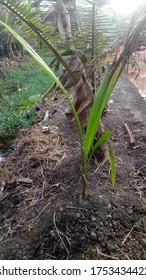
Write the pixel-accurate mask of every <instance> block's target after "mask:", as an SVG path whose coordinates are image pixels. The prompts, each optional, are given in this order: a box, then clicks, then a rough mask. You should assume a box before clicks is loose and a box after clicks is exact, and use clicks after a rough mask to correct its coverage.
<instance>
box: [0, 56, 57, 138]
mask: <svg viewBox="0 0 146 280" xmlns="http://www.w3.org/2000/svg"><path fill="white" fill-rule="evenodd" d="M45 61H47V62H48V61H49V58H45ZM51 84H52V81H51V79H50V78H49V76H48V75H47V73H45V72H44V71H43V70H42V69H41V68H40V67H39V66H38V65H37V64H36V63H35V62H34V61H32V60H30V61H29V62H24V63H22V66H21V67H20V68H15V69H12V70H10V71H9V72H8V73H7V75H6V76H5V77H1V78H0V140H1V141H3V139H10V138H12V137H14V136H15V134H16V133H17V132H18V131H19V130H20V129H21V128H25V127H28V126H29V125H30V124H32V122H33V121H34V118H35V116H32V117H31V118H30V119H26V118H24V117H23V114H24V110H26V109H28V108H29V106H30V105H31V104H32V103H31V102H32V101H31V102H30V99H34V98H31V97H39V96H41V95H42V94H44V93H45V91H46V90H47V89H48V88H49V87H50V85H51Z"/></svg>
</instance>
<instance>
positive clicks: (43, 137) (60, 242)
mask: <svg viewBox="0 0 146 280" xmlns="http://www.w3.org/2000/svg"><path fill="white" fill-rule="evenodd" d="M66 106H67V102H66V101H65V100H64V97H63V96H62V95H61V94H60V95H57V98H55V100H52V101H50V102H49V104H48V105H47V106H46V107H45V110H41V112H39V120H38V123H36V124H35V125H33V126H32V127H30V128H29V129H25V130H23V131H21V133H20V134H19V135H18V137H17V139H16V140H15V142H14V144H13V151H12V152H11V154H10V155H9V156H8V157H7V158H6V159H5V160H4V161H2V162H1V163H0V259H33V260H34V259H42V260H44V259H75V260H77V259H83V260H85V259H139V260H141V259H146V117H145V113H146V103H145V101H144V99H143V98H142V97H141V96H140V95H139V94H138V90H137V89H136V87H135V86H134V85H133V84H132V83H131V82H130V81H129V80H128V79H127V78H126V77H125V76H122V77H121V78H120V80H119V82H118V84H117V86H116V88H115V89H114V91H113V94H112V96H111V99H110V102H109V111H108V112H107V114H106V116H105V117H104V124H105V126H106V128H108V129H110V130H112V131H113V136H112V139H111V143H112V146H113V150H114V154H115V159H116V165H117V180H116V184H115V187H114V188H113V187H112V185H111V176H110V167H109V163H108V162H106V163H105V164H104V165H103V166H102V164H101V163H99V164H97V162H96V161H95V162H94V161H93V162H92V163H91V164H90V170H89V177H88V187H87V196H86V199H85V200H84V201H83V200H82V198H81V191H82V186H81V158H80V147H79V141H78V135H77V134H76V131H75V130H73V129H72V128H70V126H69V123H68V120H67V118H66V116H65V113H64V110H65V109H66ZM46 110H48V115H49V119H48V120H47V121H42V119H43V117H44V114H45V111H46ZM125 123H126V124H127V125H128V127H129V128H130V130H131V132H132V135H133V136H134V138H135V142H134V143H133V144H132V143H130V137H129V135H128V131H127V130H126V128H125Z"/></svg>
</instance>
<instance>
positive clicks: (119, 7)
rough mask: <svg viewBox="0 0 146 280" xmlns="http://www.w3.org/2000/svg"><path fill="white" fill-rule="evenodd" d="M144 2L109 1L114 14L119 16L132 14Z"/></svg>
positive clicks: (136, 0) (137, 0)
mask: <svg viewBox="0 0 146 280" xmlns="http://www.w3.org/2000/svg"><path fill="white" fill-rule="evenodd" d="M143 1H144V0H111V5H112V7H113V9H114V10H115V11H116V12H119V13H121V14H125V15H126V14H130V13H132V12H133V11H134V10H135V9H136V8H138V6H139V5H140V4H141V3H142V2H143Z"/></svg>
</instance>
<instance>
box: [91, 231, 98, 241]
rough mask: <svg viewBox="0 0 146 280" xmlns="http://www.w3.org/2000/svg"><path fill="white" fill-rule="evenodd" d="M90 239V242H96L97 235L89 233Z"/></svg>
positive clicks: (93, 232) (92, 232)
mask: <svg viewBox="0 0 146 280" xmlns="http://www.w3.org/2000/svg"><path fill="white" fill-rule="evenodd" d="M90 239H91V240H97V234H96V232H95V231H91V232H90Z"/></svg>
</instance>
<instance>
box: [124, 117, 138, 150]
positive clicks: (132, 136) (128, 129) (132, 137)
mask: <svg viewBox="0 0 146 280" xmlns="http://www.w3.org/2000/svg"><path fill="white" fill-rule="evenodd" d="M124 127H125V129H126V131H127V133H128V136H129V138H130V144H132V145H134V144H135V142H136V141H135V138H134V135H133V134H132V131H131V129H130V128H129V126H128V124H127V123H126V122H125V124H124Z"/></svg>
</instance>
